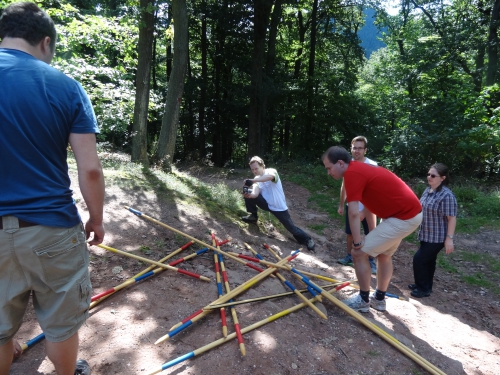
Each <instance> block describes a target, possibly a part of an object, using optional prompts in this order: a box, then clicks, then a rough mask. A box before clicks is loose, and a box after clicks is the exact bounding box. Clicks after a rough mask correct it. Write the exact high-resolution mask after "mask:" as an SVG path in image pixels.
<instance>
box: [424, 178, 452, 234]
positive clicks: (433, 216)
mask: <svg viewBox="0 0 500 375" xmlns="http://www.w3.org/2000/svg"><path fill="white" fill-rule="evenodd" d="M420 203H421V204H422V224H421V225H420V231H419V232H418V239H419V240H420V241H423V242H430V243H441V242H443V243H444V241H445V240H446V234H447V232H448V218H447V216H457V200H456V198H455V195H453V193H452V192H451V190H450V189H448V188H447V187H446V186H443V188H442V189H441V191H440V192H439V193H436V192H435V191H432V192H431V191H430V188H427V189H425V191H424V193H423V194H422V197H421V198H420Z"/></svg>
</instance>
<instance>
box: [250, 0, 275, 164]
mask: <svg viewBox="0 0 500 375" xmlns="http://www.w3.org/2000/svg"><path fill="white" fill-rule="evenodd" d="M272 5H273V1H272V0H255V1H254V48H253V53H252V79H251V93H250V113H249V125H248V157H249V158H250V157H252V156H254V155H258V154H261V152H262V149H261V147H260V142H259V139H260V137H261V136H262V129H261V126H262V116H263V115H262V100H261V99H262V78H263V66H264V56H265V49H266V34H267V27H268V25H269V17H270V15H271V8H272Z"/></svg>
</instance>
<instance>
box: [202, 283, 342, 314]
mask: <svg viewBox="0 0 500 375" xmlns="http://www.w3.org/2000/svg"><path fill="white" fill-rule="evenodd" d="M340 284H343V283H332V284H327V285H323V286H322V287H323V288H329V287H331V286H338V285H340ZM308 291H309V289H299V292H301V293H305V292H308ZM292 294H295V293H294V292H284V293H278V294H271V295H268V296H262V297H256V298H249V299H242V300H238V301H233V302H227V303H220V304H217V305H208V306H205V307H204V308H203V310H213V309H219V308H221V307H228V306H231V305H243V304H245V303H251V302H259V301H265V300H268V299H272V298H279V297H285V296H290V295H292ZM318 297H320V298H321V295H320V294H318Z"/></svg>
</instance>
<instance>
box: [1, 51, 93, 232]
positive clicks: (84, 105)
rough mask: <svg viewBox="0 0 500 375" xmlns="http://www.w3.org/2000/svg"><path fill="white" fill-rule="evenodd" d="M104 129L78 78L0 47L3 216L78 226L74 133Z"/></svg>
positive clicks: (61, 225)
mask: <svg viewBox="0 0 500 375" xmlns="http://www.w3.org/2000/svg"><path fill="white" fill-rule="evenodd" d="M98 132H99V129H98V126H97V120H96V118H95V115H94V110H93V109H92V105H91V103H90V100H89V98H88V96H87V94H86V93H85V91H84V89H83V88H82V86H81V85H80V84H79V83H78V82H76V81H75V80H73V79H71V78H69V77H68V76H66V75H65V74H63V73H61V72H59V71H58V70H56V69H54V68H52V67H51V66H50V65H48V64H46V63H44V62H43V61H40V60H38V59H36V58H35V57H33V56H31V55H29V54H27V53H25V52H22V51H18V50H14V49H5V48H0V216H5V215H14V216H16V217H17V218H19V219H21V220H25V221H29V222H32V223H36V224H41V225H47V226H52V227H66V228H70V227H73V226H75V225H76V224H78V223H79V222H80V221H81V218H80V215H79V214H78V210H77V208H76V205H75V202H74V200H73V197H72V190H71V189H70V179H69V176H68V164H67V147H68V140H69V135H70V133H81V134H83V133H98Z"/></svg>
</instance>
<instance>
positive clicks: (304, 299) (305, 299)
mask: <svg viewBox="0 0 500 375" xmlns="http://www.w3.org/2000/svg"><path fill="white" fill-rule="evenodd" d="M245 245H246V247H247V248H249V249H250V251H252V252H253V253H254V254H255V255H257V252H256V251H255V250H254V249H252V247H251V246H250V245H248V244H245ZM271 251H272V250H271ZM272 252H273V251H272ZM273 254H275V253H274V252H273ZM275 255H276V256H277V254H275ZM277 257H278V256H277ZM278 260H281V258H280V257H278ZM276 276H278V278H279V279H280V280H281V282H282V283H283V284H285V285H287V286H288V287H289V288H290V289H291V290H292V291H293V292H294V293H295V295H297V297H299V298H300V299H301V300H302V301H303V302H304V303H307V305H308V306H309V307H310V308H311V309H313V310H314V312H315V313H316V314H318V315H319V316H320V317H321V318H322V319H325V320H327V319H328V317H327V316H326V315H325V313H324V312H322V311H321V310H320V309H318V307H317V306H316V305H315V304H314V303H312V302H310V301H309V300H308V299H307V298H306V297H305V296H304V295H303V294H302V293H300V292H299V290H298V289H296V288H295V287H294V286H293V285H292V284H291V283H290V282H288V280H287V279H285V278H284V277H283V275H281V274H280V273H279V272H276Z"/></svg>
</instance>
